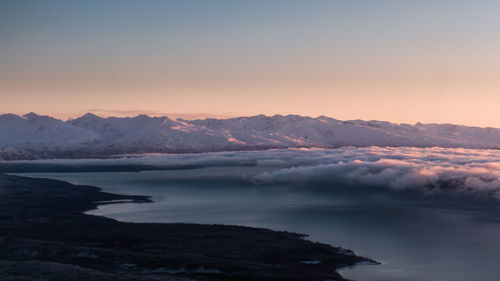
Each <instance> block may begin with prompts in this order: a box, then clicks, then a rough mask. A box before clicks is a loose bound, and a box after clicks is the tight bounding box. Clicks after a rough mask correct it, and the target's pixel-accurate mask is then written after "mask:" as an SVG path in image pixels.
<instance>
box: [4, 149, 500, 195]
mask: <svg viewBox="0 0 500 281" xmlns="http://www.w3.org/2000/svg"><path fill="white" fill-rule="evenodd" d="M5 163H6V162H4V164H5ZM9 163H12V164H15V163H23V164H36V165H44V164H50V165H54V164H56V165H69V166H71V165H73V166H77V165H80V166H81V165H97V166H118V167H119V166H126V165H137V166H143V167H147V168H144V169H147V170H154V169H156V168H157V169H169V168H176V169H179V168H183V167H186V168H187V167H193V166H195V167H209V166H258V167H261V168H263V169H262V170H263V171H264V172H262V170H260V169H259V173H258V174H253V175H251V179H252V180H253V181H254V182H255V183H256V184H272V183H289V184H307V183H322V184H326V185H328V184H330V183H331V184H338V183H342V184H344V185H346V186H348V185H364V186H385V187H389V188H392V189H395V190H404V189H417V190H422V191H425V192H429V193H433V192H442V191H452V192H460V193H467V194H475V195H481V196H493V197H495V198H498V199H500V151H499V150H486V149H462V148H414V147H398V148H393V147H364V148H355V147H345V148H338V149H282V150H267V151H240V152H217V153H200V154H173V155H147V156H142V157H133V158H116V159H101V160H95V159H94V160H92V159H85V160H38V161H11V162H8V163H7V164H9Z"/></svg>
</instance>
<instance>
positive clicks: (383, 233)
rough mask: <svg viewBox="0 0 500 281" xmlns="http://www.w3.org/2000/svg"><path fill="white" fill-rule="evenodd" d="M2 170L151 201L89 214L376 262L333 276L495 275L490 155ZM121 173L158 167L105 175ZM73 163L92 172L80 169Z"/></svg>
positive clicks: (381, 154)
mask: <svg viewBox="0 0 500 281" xmlns="http://www.w3.org/2000/svg"><path fill="white" fill-rule="evenodd" d="M8 165H14V166H15V165H18V166H17V167H22V168H23V169H25V170H26V171H29V170H30V169H33V167H35V166H36V167H38V168H39V167H42V166H44V167H46V168H47V167H49V168H51V167H52V168H54V169H59V170H60V169H61V166H65V167H72V168H73V169H75V168H78V169H79V171H80V172H72V173H53V172H52V173H50V172H44V173H23V174H22V175H26V176H38V177H49V178H55V179H61V180H66V181H69V182H72V183H77V184H88V185H96V186H100V187H102V188H104V190H105V191H109V192H115V193H124V194H144V195H150V196H152V197H153V199H154V201H155V202H154V203H151V204H130V203H125V204H114V205H105V206H101V207H100V208H99V209H98V210H93V211H91V212H90V213H92V214H98V215H104V216H108V217H112V218H116V219H119V220H124V221H134V222H195V223H219V224H237V225H247V226H256V227H266V228H271V229H278V230H288V231H295V232H300V233H305V234H309V235H310V239H312V240H315V241H320V242H324V243H329V244H334V245H339V246H342V247H345V248H350V249H353V250H354V251H355V252H356V253H357V254H360V255H365V256H368V257H370V258H373V259H375V260H378V261H380V262H382V265H379V266H358V267H355V268H353V269H345V270H343V271H342V274H343V275H344V276H346V277H348V278H352V279H355V280H358V281H383V280H384V281H392V280H394V281H396V280H409V281H413V280H415V281H417V280H418V281H421V280H431V281H433V280H436V281H438V280H439V281H448V280H449V281H452V280H453V281H457V280H464V281H465V280H477V281H483V280H484V281H486V280H491V281H493V280H497V279H498V276H500V267H499V266H498V265H499V264H500V241H499V239H498V237H500V201H499V199H498V198H500V181H499V177H500V169H499V168H500V152H498V151H495V150H472V149H443V148H378V147H368V148H342V149H332V150H323V149H308V150H302V149H290V150H270V151H261V152H222V153H205V154H184V155H149V156H144V157H139V158H120V159H106V160H92V159H88V160H43V161H31V162H29V161H17V162H9V163H8V164H6V163H2V164H1V165H0V169H5V168H6V167H7V166H8ZM130 165H138V166H143V167H148V169H153V168H157V169H163V170H149V171H140V172H136V171H127V172H110V171H109V170H110V169H112V170H117V169H118V168H125V167H129V166H130ZM95 166H98V167H100V169H101V170H102V171H103V172H96V171H95V169H94V168H95ZM85 167H93V168H92V169H91V170H92V172H89V171H87V172H83V171H85ZM117 167H118V168H117ZM134 167H135V166H134ZM118 170H119V169H118ZM46 171H47V170H46Z"/></svg>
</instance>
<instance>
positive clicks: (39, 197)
mask: <svg viewBox="0 0 500 281" xmlns="http://www.w3.org/2000/svg"><path fill="white" fill-rule="evenodd" d="M0 194H2V200H1V201H0V280H5V281H7V280H10V281H14V280H15V281H21V280H22V281H35V280H37V281H40V280H47V281H49V280H50V281H59V280H61V281H63V280H64V281H66V280H72V281H80V280H81V281H89V280H94V281H113V280H126V281H139V280H142V281H174V280H178V281H181V280H185V281H188V280H204V281H210V280H221V281H223V280H235V281H236V280H245V281H253V280H261V281H266V280H268V281H278V280H283V281H284V280H287V281H299V280H303V281H309V280H310V281H313V280H344V279H343V278H342V277H341V276H340V275H339V274H338V273H337V272H336V270H337V269H339V268H340V267H343V266H352V265H354V264H356V263H358V262H361V261H369V260H368V259H365V258H362V257H358V256H356V255H354V253H353V252H352V251H350V250H346V249H342V248H338V247H331V246H329V245H325V244H320V243H314V242H311V241H308V240H305V239H302V238H303V235H300V234H295V233H289V232H282V231H271V230H266V229H260V228H249V227H239V226H222V225H201V224H179V223H177V224H158V223H140V224H139V223H124V222H118V221H116V220H113V219H108V218H104V217H98V216H92V215H86V214H83V213H82V212H84V211H86V210H89V209H93V208H95V207H96V206H97V204H99V203H98V202H101V204H103V203H104V202H108V203H109V201H114V200H122V201H123V200H125V201H127V200H129V201H133V202H136V203H139V202H143V203H145V202H148V201H149V199H148V198H146V197H143V196H130V195H116V194H110V193H104V192H101V191H100V190H99V188H96V187H89V186H76V185H72V184H69V183H65V182H61V181H55V180H48V179H34V178H24V177H16V176H7V175H2V174H0Z"/></svg>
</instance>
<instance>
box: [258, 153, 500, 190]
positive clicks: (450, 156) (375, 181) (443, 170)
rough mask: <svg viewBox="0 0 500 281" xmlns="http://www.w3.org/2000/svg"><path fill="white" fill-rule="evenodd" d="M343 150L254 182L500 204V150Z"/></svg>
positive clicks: (319, 154) (265, 175) (260, 176)
mask: <svg viewBox="0 0 500 281" xmlns="http://www.w3.org/2000/svg"><path fill="white" fill-rule="evenodd" d="M341 151H342V153H341V154H332V153H329V151H318V152H316V154H317V156H318V158H317V159H316V163H310V164H305V165H303V164H302V165H301V164H298V165H295V166H292V167H289V168H284V169H280V170H277V171H272V172H265V173H262V174H260V175H258V176H256V177H255V180H256V181H257V182H258V183H273V182H289V183H305V182H317V183H329V182H331V183H336V182H342V183H348V184H362V185H369V186H370V185H371V186H387V187H390V188H393V189H396V190H401V189H421V190H423V191H425V192H441V191H445V190H447V191H453V192H462V193H470V194H477V195H488V196H494V197H495V198H498V199H500V151H496V150H475V149H446V148H381V147H370V148H347V149H341ZM322 153H323V154H324V155H321V154H322ZM335 156H337V157H335Z"/></svg>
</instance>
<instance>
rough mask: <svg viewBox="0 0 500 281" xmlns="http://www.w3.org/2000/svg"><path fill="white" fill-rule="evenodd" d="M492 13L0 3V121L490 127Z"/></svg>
mask: <svg viewBox="0 0 500 281" xmlns="http://www.w3.org/2000/svg"><path fill="white" fill-rule="evenodd" d="M499 14H500V1H489V0H483V1H472V0H470V1H462V0H432V1H431V0H420V1H406V0H398V1H396V0H393V1H389V0H378V1H373V0H366V1H362V0H345V1H340V0H338V1H335V0H329V1H326V0H316V1H306V0H302V1H298V0H264V1H259V0H253V1H247V0H239V1H234V0H225V1H223V0H178V1H173V0H171V1H169V0H162V1H160V0H142V1H139V0H135V1H131V0H115V1H112V0H81V1H76V0H75V1H62V0H60V1H57V0H45V1H37V0H2V1H0V113H15V114H24V113H27V112H30V111H34V112H37V113H39V114H47V115H52V116H56V117H58V118H68V117H75V116H78V115H81V114H83V113H85V112H94V113H98V114H100V115H103V116H109V115H114V116H128V115H137V114H139V113H146V114H150V115H164V114H167V115H174V116H181V117H192V118H201V117H205V116H207V117H229V116H248V115H256V114H266V115H274V114H300V115H308V116H313V117H315V116H319V115H326V116H330V117H333V118H337V119H342V120H347V119H365V120H372V119H377V120H387V121H391V122H396V123H401V122H404V123H416V122H424V123H455V124H465V125H474V126H483V127H484V126H493V127H500V118H499V115H498V112H499V110H498V105H500V79H499V78H500V52H499V51H498V50H500V17H499V16H498V15H499Z"/></svg>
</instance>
